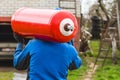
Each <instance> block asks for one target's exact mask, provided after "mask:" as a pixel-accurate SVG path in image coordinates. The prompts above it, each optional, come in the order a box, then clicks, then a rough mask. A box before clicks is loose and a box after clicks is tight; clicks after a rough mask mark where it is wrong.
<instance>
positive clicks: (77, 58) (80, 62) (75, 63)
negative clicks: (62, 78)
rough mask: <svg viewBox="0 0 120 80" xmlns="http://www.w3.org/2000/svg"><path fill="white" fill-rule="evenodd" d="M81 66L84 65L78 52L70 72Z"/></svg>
mask: <svg viewBox="0 0 120 80" xmlns="http://www.w3.org/2000/svg"><path fill="white" fill-rule="evenodd" d="M81 64H82V60H81V58H80V57H79V55H78V53H77V52H76V55H75V56H74V60H73V61H72V63H71V64H70V66H69V70H74V69H78V68H79V67H80V66H81Z"/></svg>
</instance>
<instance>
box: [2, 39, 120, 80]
mask: <svg viewBox="0 0 120 80" xmlns="http://www.w3.org/2000/svg"><path fill="white" fill-rule="evenodd" d="M90 45H91V49H92V50H93V55H94V56H93V57H83V56H82V55H80V57H81V58H82V61H83V64H82V66H81V67H80V68H79V69H76V70H73V71H69V73H68V80H83V78H84V76H85V75H86V73H87V71H88V70H89V66H88V65H89V63H90V62H94V60H95V58H96V55H97V54H98V49H99V41H98V40H92V41H91V43H90ZM117 53H118V54H117V55H120V54H119V53H120V51H117ZM110 55H111V54H110ZM97 65H98V68H97V70H96V72H95V73H94V74H93V77H92V80H120V60H118V64H117V65H114V64H112V61H111V59H107V60H106V62H105V65H104V67H101V63H98V64H97ZM12 78H13V73H12V72H0V80H12Z"/></svg>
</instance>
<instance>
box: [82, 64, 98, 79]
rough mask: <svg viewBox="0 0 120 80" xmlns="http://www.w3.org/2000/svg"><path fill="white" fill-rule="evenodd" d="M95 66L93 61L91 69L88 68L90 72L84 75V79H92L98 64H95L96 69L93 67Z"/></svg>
mask: <svg viewBox="0 0 120 80" xmlns="http://www.w3.org/2000/svg"><path fill="white" fill-rule="evenodd" d="M93 66H94V63H91V64H90V65H89V67H90V69H89V70H88V72H87V73H86V75H85V76H84V79H83V80H92V77H93V74H94V72H95V70H96V69H97V65H95V68H94V69H93Z"/></svg>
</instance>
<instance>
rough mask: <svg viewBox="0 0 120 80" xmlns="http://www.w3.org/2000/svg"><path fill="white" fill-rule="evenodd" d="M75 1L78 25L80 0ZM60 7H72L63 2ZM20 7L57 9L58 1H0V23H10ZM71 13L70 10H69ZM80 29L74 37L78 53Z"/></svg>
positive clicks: (70, 4) (71, 4)
mask: <svg viewBox="0 0 120 80" xmlns="http://www.w3.org/2000/svg"><path fill="white" fill-rule="evenodd" d="M76 1H77V5H76V7H77V20H78V24H79V25H80V0H76ZM62 6H67V7H72V6H74V5H73V3H68V2H65V3H63V4H62ZM21 7H29V8H38V9H54V8H56V7H59V0H0V22H1V21H2V22H3V21H5V22H6V21H10V20H11V18H10V17H11V16H12V14H13V13H14V12H15V11H16V10H17V9H19V8H21ZM70 11H71V12H73V11H72V10H70ZM79 39H80V27H79V30H78V32H77V35H76V36H75V42H74V45H75V47H76V49H77V50H78V51H79V46H80V43H79Z"/></svg>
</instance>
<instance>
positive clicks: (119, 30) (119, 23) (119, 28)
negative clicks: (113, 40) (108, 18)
mask: <svg viewBox="0 0 120 80" xmlns="http://www.w3.org/2000/svg"><path fill="white" fill-rule="evenodd" d="M118 8H119V7H118V1H116V11H117V24H118V26H117V27H118V35H119V46H120V20H119V18H120V16H119V9H118Z"/></svg>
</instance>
